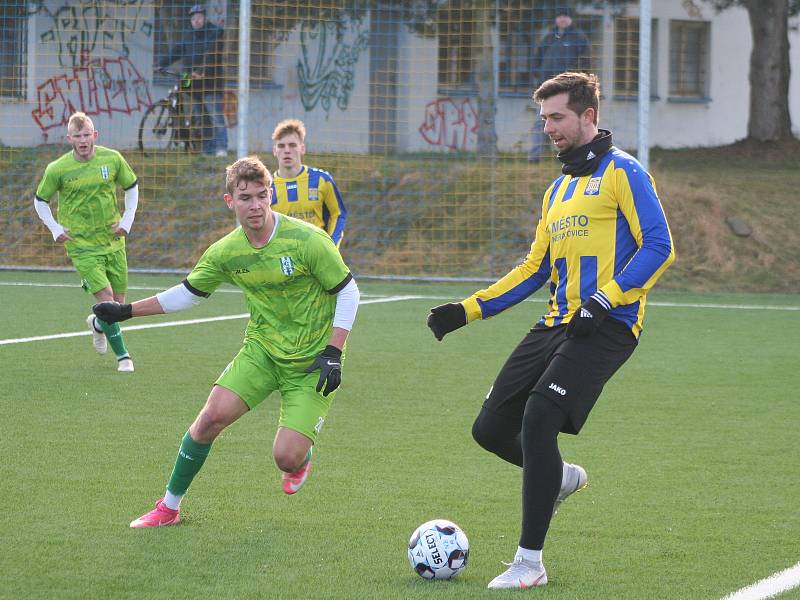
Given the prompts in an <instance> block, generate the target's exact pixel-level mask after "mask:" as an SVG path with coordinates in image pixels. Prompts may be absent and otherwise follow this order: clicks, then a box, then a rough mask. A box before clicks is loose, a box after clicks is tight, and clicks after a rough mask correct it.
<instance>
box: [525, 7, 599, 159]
mask: <svg viewBox="0 0 800 600" xmlns="http://www.w3.org/2000/svg"><path fill="white" fill-rule="evenodd" d="M589 58H590V57H589V39H588V38H587V37H586V34H585V33H583V31H581V30H580V29H578V28H577V27H574V26H573V24H572V9H570V8H569V7H559V8H557V9H556V21H555V26H554V27H553V28H552V29H551V30H550V31H548V32H547V34H546V35H545V36H544V37H543V38H542V39H541V40H540V41H539V43H538V44H537V46H536V49H535V51H534V53H533V57H532V59H531V63H532V64H531V71H532V73H533V79H534V84H533V87H534V89H535V88H537V87H538V86H539V85H541V84H542V82H544V81H547V80H548V79H550V78H552V77H555V76H556V75H558V74H559V73H563V72H564V71H588V70H589V68H590V64H589ZM532 141H533V143H532V145H531V151H530V154H529V156H528V160H530V161H531V162H538V161H539V155H540V154H541V153H542V150H543V149H544V145H545V136H544V132H543V131H542V123H541V121H540V120H539V119H538V117H537V118H536V119H534V122H533V140H532Z"/></svg>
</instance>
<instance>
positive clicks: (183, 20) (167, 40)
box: [153, 0, 189, 68]
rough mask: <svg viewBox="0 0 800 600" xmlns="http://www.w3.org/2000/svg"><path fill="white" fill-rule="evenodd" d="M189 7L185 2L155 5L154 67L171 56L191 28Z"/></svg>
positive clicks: (167, 2)
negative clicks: (171, 51) (171, 50)
mask: <svg viewBox="0 0 800 600" xmlns="http://www.w3.org/2000/svg"><path fill="white" fill-rule="evenodd" d="M188 12H189V7H188V6H187V4H186V3H185V2H177V3H176V2H170V1H169V0H165V1H164V2H157V3H156V5H155V16H154V21H155V27H154V34H153V67H154V68H155V67H158V64H159V62H160V61H161V59H166V58H167V56H169V51H170V48H175V47H176V46H177V45H178V44H179V43H180V41H181V40H182V39H183V36H184V35H185V33H186V31H187V30H188V27H189V16H188V15H187V13H188Z"/></svg>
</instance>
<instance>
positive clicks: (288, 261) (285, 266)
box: [281, 256, 294, 277]
mask: <svg viewBox="0 0 800 600" xmlns="http://www.w3.org/2000/svg"><path fill="white" fill-rule="evenodd" d="M281 271H283V274H284V275H286V276H287V277H288V276H289V275H291V274H292V273H294V263H292V257H291V256H281Z"/></svg>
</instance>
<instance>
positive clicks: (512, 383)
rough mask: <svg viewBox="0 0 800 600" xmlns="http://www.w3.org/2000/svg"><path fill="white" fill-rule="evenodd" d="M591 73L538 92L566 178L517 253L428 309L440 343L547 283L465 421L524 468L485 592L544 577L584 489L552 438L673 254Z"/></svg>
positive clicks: (649, 185)
mask: <svg viewBox="0 0 800 600" xmlns="http://www.w3.org/2000/svg"><path fill="white" fill-rule="evenodd" d="M599 99H600V86H599V82H598V80H597V78H596V77H595V76H594V75H587V74H585V73H573V72H566V73H561V74H560V75H557V76H556V77H553V78H551V79H549V80H547V81H545V82H544V83H543V84H542V85H541V86H540V87H539V88H538V89H537V90H536V92H535V93H534V100H535V101H536V102H538V103H539V104H540V105H541V118H542V120H543V122H544V132H545V134H546V135H548V136H549V137H550V139H551V141H552V142H553V144H554V145H555V146H556V148H558V150H559V153H558V158H559V160H560V161H561V163H562V165H563V166H562V173H563V174H562V175H561V176H560V177H559V178H558V179H556V180H555V181H554V182H553V183H552V184H551V185H550V187H549V188H548V189H547V191H546V192H545V194H544V198H543V202H542V217H541V219H540V220H539V223H538V225H537V227H536V233H535V239H534V241H533V244H532V245H531V250H530V253H529V254H528V256H527V257H526V258H525V260H524V261H523V262H522V264H520V265H519V266H518V267H516V268H515V269H513V270H512V271H511V272H509V273H508V274H507V275H505V276H504V277H502V278H501V279H500V280H499V281H497V282H496V283H494V284H492V285H491V286H489V287H488V288H486V289H484V290H480V291H478V292H476V293H475V294H473V295H472V296H470V297H469V298H467V299H465V300H463V301H462V302H458V303H450V304H444V305H442V306H437V307H435V308H433V309H431V314H430V315H429V316H428V326H429V327H430V328H431V330H432V331H433V333H434V335H435V336H436V338H437V339H438V340H441V339H442V338H443V337H444V336H445V335H446V334H447V333H449V332H451V331H453V330H455V329H458V328H459V327H462V326H464V325H466V324H467V323H469V322H472V321H475V320H478V319H487V318H489V317H492V316H494V315H496V314H498V313H500V312H502V311H504V310H506V309H508V308H510V307H512V306H514V305H515V304H517V303H518V302H520V301H522V300H524V299H525V298H527V297H528V296H530V295H531V294H532V293H533V292H535V291H536V290H537V289H539V288H540V287H541V286H542V285H545V284H548V285H549V287H550V300H549V302H548V305H547V310H546V312H545V314H544V316H542V318H541V319H539V321H538V322H537V323H536V324H535V325H534V327H533V328H532V329H531V330H530V332H529V333H528V334H527V335H526V336H525V338H524V339H523V340H522V341H521V342H520V343H519V345H518V346H517V347H516V348H515V349H514V351H513V352H512V353H511V356H510V357H509V358H508V360H507V361H506V363H505V365H504V366H503V368H502V369H501V371H500V373H499V374H498V376H497V378H496V380H495V382H494V385H493V386H492V387H491V388H490V389H489V393H488V395H487V396H486V400H485V401H484V403H483V408H482V409H481V412H480V413H479V415H478V417H477V419H476V420H475V423H474V425H473V428H472V434H473V437H474V438H475V440H476V441H477V442H478V443H479V444H480V445H481V446H482V447H484V448H485V449H486V450H489V451H490V452H493V453H495V454H497V455H498V456H499V457H500V458H502V459H504V460H506V461H508V462H511V463H513V464H515V465H518V466H520V467H522V468H523V484H522V492H523V493H522V495H523V506H522V534H521V536H520V541H519V547H518V549H517V553H516V556H515V558H514V561H513V562H512V563H511V564H510V565H509V568H508V569H507V570H506V571H505V572H503V573H502V574H500V575H499V576H497V577H496V578H495V579H493V580H492V581H491V582H490V583H489V587H490V588H524V587H531V586H541V585H545V584H546V583H547V574H546V572H545V569H544V566H543V564H542V547H543V546H544V540H545V536H546V534H547V530H548V528H549V526H550V519H551V517H552V515H553V514H554V513H555V510H556V509H557V508H558V506H559V505H560V504H561V502H562V501H563V500H564V499H566V498H567V496H569V495H570V494H572V493H574V492H576V491H578V490H579V489H581V488H582V487H584V486H585V485H586V482H587V481H588V477H587V475H586V471H585V470H584V469H583V468H582V467H580V466H579V465H573V464H570V463H566V462H563V461H562V459H561V453H560V451H559V449H558V441H557V438H558V434H559V433H561V432H564V433H571V434H577V433H578V432H579V431H580V430H581V427H582V426H583V424H584V423H585V421H586V419H587V417H588V416H589V412H590V411H591V410H592V408H593V406H594V404H595V402H596V401H597V399H598V397H599V396H600V393H601V391H602V389H603V386H604V385H605V383H606V382H607V381H608V380H609V379H610V378H611V376H612V375H613V374H614V373H615V372H616V371H617V369H619V368H620V367H621V366H622V364H623V363H624V362H625V361H626V360H627V359H628V358H629V357H630V355H631V354H632V353H633V351H634V349H635V348H636V346H637V343H638V339H639V335H640V333H641V331H642V322H643V319H644V312H645V305H646V303H647V292H648V290H649V289H650V288H651V287H652V286H653V284H654V283H655V282H656V280H657V279H658V278H659V277H660V276H661V274H662V273H663V272H664V271H665V270H666V269H667V267H668V266H669V265H670V264H671V263H672V262H673V260H674V259H675V253H674V249H673V245H672V236H671V234H670V231H669V226H668V225H667V220H666V217H665V215H664V211H663V209H662V207H661V202H660V200H659V198H658V195H657V193H656V187H655V182H654V181H653V178H652V177H651V176H650V175H649V174H648V173H647V172H646V171H645V169H644V168H643V167H642V165H641V164H640V163H639V162H638V161H637V160H636V159H635V158H633V157H632V156H630V155H629V154H627V153H625V152H623V151H621V150H619V149H618V148H615V147H614V146H613V145H612V142H611V132H610V131H607V130H604V129H599V128H598V110H599V103H600V100H599Z"/></svg>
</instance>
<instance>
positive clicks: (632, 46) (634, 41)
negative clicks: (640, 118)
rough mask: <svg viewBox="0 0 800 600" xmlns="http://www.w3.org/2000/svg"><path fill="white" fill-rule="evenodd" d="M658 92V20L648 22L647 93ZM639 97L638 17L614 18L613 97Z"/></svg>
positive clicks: (654, 93) (653, 93) (653, 94)
mask: <svg viewBox="0 0 800 600" xmlns="http://www.w3.org/2000/svg"><path fill="white" fill-rule="evenodd" d="M657 93H658V19H653V20H652V21H651V23H650V94H651V96H655V95H657ZM638 94H639V18H638V17H617V18H616V19H614V95H615V96H637V95H638Z"/></svg>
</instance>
